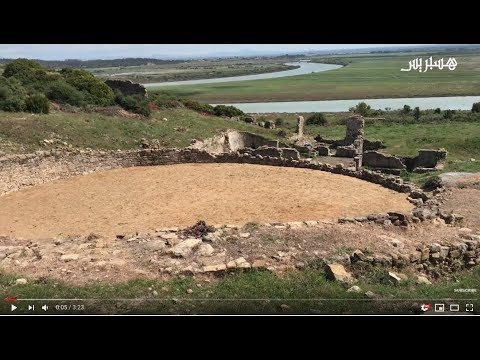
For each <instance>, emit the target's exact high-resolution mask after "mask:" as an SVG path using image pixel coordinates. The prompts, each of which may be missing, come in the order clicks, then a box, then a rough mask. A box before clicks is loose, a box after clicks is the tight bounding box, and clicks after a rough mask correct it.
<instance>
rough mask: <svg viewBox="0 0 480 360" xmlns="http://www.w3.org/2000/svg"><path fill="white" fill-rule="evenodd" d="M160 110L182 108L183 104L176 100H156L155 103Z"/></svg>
mask: <svg viewBox="0 0 480 360" xmlns="http://www.w3.org/2000/svg"><path fill="white" fill-rule="evenodd" d="M153 103H154V104H155V105H157V106H158V107H159V108H160V109H174V108H178V107H181V106H182V103H181V102H180V101H178V100H174V99H155V100H154V101H153Z"/></svg>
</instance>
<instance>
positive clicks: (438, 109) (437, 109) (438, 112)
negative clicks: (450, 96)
mask: <svg viewBox="0 0 480 360" xmlns="http://www.w3.org/2000/svg"><path fill="white" fill-rule="evenodd" d="M441 112H442V110H440V108H436V109H435V110H433V113H434V114H440V113H441Z"/></svg>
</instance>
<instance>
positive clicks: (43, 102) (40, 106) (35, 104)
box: [25, 94, 50, 114]
mask: <svg viewBox="0 0 480 360" xmlns="http://www.w3.org/2000/svg"><path fill="white" fill-rule="evenodd" d="M49 106H50V104H49V102H48V99H47V98H46V97H45V95H43V94H33V95H30V96H29V97H27V99H26V100H25V109H26V110H27V111H30V112H32V113H35V114H42V113H43V114H48V110H49Z"/></svg>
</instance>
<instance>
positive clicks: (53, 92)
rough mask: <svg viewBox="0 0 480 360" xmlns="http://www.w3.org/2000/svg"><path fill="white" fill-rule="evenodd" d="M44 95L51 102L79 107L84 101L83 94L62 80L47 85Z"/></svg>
mask: <svg viewBox="0 0 480 360" xmlns="http://www.w3.org/2000/svg"><path fill="white" fill-rule="evenodd" d="M46 95H47V97H48V98H49V99H50V100H52V101H56V102H59V103H62V104H70V105H73V106H81V105H82V104H83V102H84V100H85V95H84V93H83V92H81V91H80V90H78V89H76V88H75V87H73V86H72V85H70V84H68V83H66V82H65V80H63V79H62V80H57V81H54V82H52V83H51V84H49V85H48V87H47V90H46Z"/></svg>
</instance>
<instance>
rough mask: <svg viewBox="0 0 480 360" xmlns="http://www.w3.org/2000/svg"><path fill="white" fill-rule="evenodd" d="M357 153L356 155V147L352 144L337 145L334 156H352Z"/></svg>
mask: <svg viewBox="0 0 480 360" xmlns="http://www.w3.org/2000/svg"><path fill="white" fill-rule="evenodd" d="M357 155H358V153H357V149H355V147H354V146H353V145H349V146H339V147H337V151H336V153H335V156H338V157H346V158H353V157H355V156H357Z"/></svg>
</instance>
